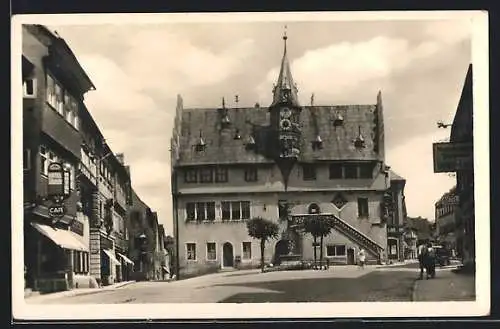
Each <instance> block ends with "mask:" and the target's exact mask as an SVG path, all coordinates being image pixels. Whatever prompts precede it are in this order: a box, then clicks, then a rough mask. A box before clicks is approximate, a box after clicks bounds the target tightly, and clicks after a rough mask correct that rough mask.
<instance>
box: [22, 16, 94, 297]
mask: <svg viewBox="0 0 500 329" xmlns="http://www.w3.org/2000/svg"><path fill="white" fill-rule="evenodd" d="M22 47H23V49H22V53H23V55H22V71H23V72H22V74H23V153H24V159H23V167H24V182H23V185H24V186H23V187H24V262H25V268H26V287H27V288H29V289H34V290H40V291H54V290H66V289H71V288H73V287H75V286H77V285H78V284H79V283H80V282H82V281H83V282H86V285H90V283H89V279H90V278H89V251H90V249H89V240H88V235H89V221H88V219H87V218H86V217H85V216H84V215H83V214H82V213H81V209H80V197H79V193H78V190H77V186H76V185H77V184H76V182H77V179H76V172H77V170H78V167H79V163H80V157H81V154H80V144H81V142H82V137H81V134H80V116H79V113H80V108H81V106H82V104H83V97H84V94H85V93H86V92H87V91H89V90H91V89H93V88H94V87H93V84H92V82H91V80H90V79H89V77H88V76H87V75H86V73H85V72H84V70H83V69H82V68H81V66H80V65H79V63H78V61H77V60H76V58H75V57H74V55H73V53H72V52H71V50H70V49H69V47H68V45H67V44H66V43H65V42H64V40H62V39H61V38H59V37H57V36H56V35H54V34H52V33H51V32H50V31H49V30H47V29H46V28H45V27H43V26H40V25H24V26H23V42H22ZM57 164H63V166H64V167H65V171H66V173H65V181H67V182H69V184H68V185H67V186H65V193H64V195H65V200H64V207H65V214H64V216H62V217H61V218H56V217H52V216H51V213H49V209H51V207H52V206H54V205H55V202H56V201H55V200H51V199H50V198H49V194H50V190H49V189H50V187H49V185H48V179H49V175H50V169H51V168H53V167H54V166H55V165H57ZM66 179H67V180H66ZM66 188H67V190H66Z"/></svg>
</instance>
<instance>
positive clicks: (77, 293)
mask: <svg viewBox="0 0 500 329" xmlns="http://www.w3.org/2000/svg"><path fill="white" fill-rule="evenodd" d="M135 282H136V281H128V282H124V283H122V284H117V285H115V286H107V287H104V288H93V289H94V290H92V291H85V292H80V291H78V289H74V290H70V292H71V293H68V294H66V295H59V296H58V295H38V296H33V297H31V298H30V297H28V298H25V300H31V301H33V302H35V301H36V300H37V299H39V300H40V302H43V301H44V300H52V299H58V298H66V297H76V296H87V295H93V294H98V293H101V292H106V291H113V290H116V289H119V288H123V287H125V286H128V285H129V284H132V283H135Z"/></svg>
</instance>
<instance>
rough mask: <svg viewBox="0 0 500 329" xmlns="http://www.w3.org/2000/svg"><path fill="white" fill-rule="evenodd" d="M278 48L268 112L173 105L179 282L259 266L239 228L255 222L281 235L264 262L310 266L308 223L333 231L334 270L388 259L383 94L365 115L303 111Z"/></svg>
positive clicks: (352, 108)
mask: <svg viewBox="0 0 500 329" xmlns="http://www.w3.org/2000/svg"><path fill="white" fill-rule="evenodd" d="M284 39H285V51H284V55H283V59H282V63H281V70H280V73H279V77H278V79H277V83H276V85H275V86H274V89H273V95H274V98H273V101H272V103H271V104H270V106H269V107H267V108H263V107H260V106H259V105H257V104H256V106H255V107H251V108H227V107H226V106H225V102H224V100H223V102H222V104H221V107H220V108H207V109H185V108H184V107H183V102H182V98H181V97H180V96H179V97H178V104H177V111H176V117H175V123H174V129H173V135H172V136H173V137H172V194H173V209H174V230H175V237H176V253H177V255H176V257H175V258H176V262H177V264H176V265H178V266H176V267H177V271H178V272H179V273H180V274H181V276H189V275H196V274H201V273H206V272H210V271H216V270H218V269H220V268H234V267H235V263H238V267H240V268H241V267H251V266H257V265H258V264H259V259H260V251H259V250H260V249H259V242H258V241H256V240H253V239H252V238H251V237H249V236H248V232H247V229H246V224H245V221H246V220H247V219H250V218H252V217H256V216H261V217H264V218H267V219H270V220H273V221H275V222H277V223H278V224H279V226H280V231H281V235H280V238H279V239H277V240H274V241H270V242H269V243H268V245H267V247H266V253H265V259H266V261H267V262H279V259H280V257H283V255H288V254H292V255H297V256H298V257H299V258H301V259H312V258H313V248H312V245H311V244H312V238H311V236H310V235H308V234H303V233H302V232H301V221H302V220H303V219H304V218H305V216H308V215H310V214H311V213H313V214H315V215H317V214H321V215H325V216H330V217H331V218H332V219H334V221H335V223H336V224H335V230H334V231H333V232H332V234H330V235H329V236H328V237H327V238H326V239H325V246H324V255H325V256H326V258H327V259H329V261H330V262H331V263H338V264H353V263H355V262H356V254H357V251H358V250H359V249H360V248H364V249H365V250H366V252H367V260H368V262H370V263H376V262H381V261H382V260H385V259H386V258H387V255H386V251H387V220H388V218H390V217H391V216H392V213H391V212H392V209H393V208H394V207H393V206H392V205H388V204H387V202H386V201H385V199H384V194H385V192H386V191H387V190H388V189H389V188H390V186H391V182H390V172H389V170H388V167H387V166H386V164H385V146H384V123H383V105H382V97H381V94H380V93H379V94H378V96H377V98H376V102H375V103H374V104H371V105H347V106H339V105H327V106H317V105H314V104H313V97H311V104H310V105H309V106H301V105H300V103H299V101H298V95H297V93H298V91H297V86H296V85H295V83H294V82H293V78H292V74H291V71H290V67H289V63H288V58H287V53H286V39H287V38H286V36H285V37H284ZM398 193H399V192H398ZM398 195H400V194H398ZM398 220H399V217H398Z"/></svg>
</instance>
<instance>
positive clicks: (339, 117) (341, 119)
mask: <svg viewBox="0 0 500 329" xmlns="http://www.w3.org/2000/svg"><path fill="white" fill-rule="evenodd" d="M343 124H344V117H343V116H342V115H341V114H340V113H339V112H337V113H336V114H335V118H334V119H333V126H334V127H340V126H342V125H343Z"/></svg>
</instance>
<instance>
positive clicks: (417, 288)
mask: <svg viewBox="0 0 500 329" xmlns="http://www.w3.org/2000/svg"><path fill="white" fill-rule="evenodd" d="M475 299H476V283H475V277H474V275H467V274H458V273H454V272H453V271H450V270H448V271H440V272H438V273H437V275H436V277H435V278H434V279H429V280H426V279H425V275H424V279H423V280H417V281H415V285H414V287H413V295H412V300H413V301H417V302H418V301H420V302H437V301H474V300H475Z"/></svg>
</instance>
